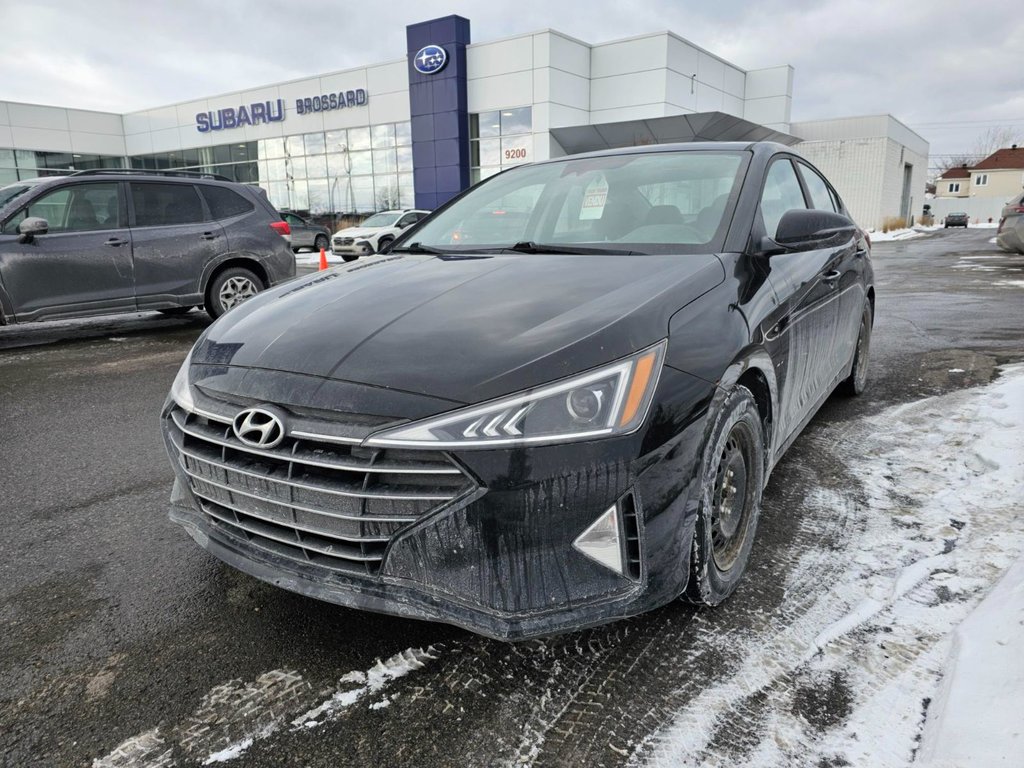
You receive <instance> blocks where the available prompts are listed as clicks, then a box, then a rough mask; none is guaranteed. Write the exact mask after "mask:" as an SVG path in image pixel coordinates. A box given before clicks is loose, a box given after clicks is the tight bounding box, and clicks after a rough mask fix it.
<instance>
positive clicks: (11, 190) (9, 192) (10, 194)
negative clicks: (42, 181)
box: [0, 184, 32, 208]
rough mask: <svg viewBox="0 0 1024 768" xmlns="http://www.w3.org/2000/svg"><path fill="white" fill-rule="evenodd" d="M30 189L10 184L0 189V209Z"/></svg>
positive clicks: (27, 186) (25, 186) (25, 185)
mask: <svg viewBox="0 0 1024 768" xmlns="http://www.w3.org/2000/svg"><path fill="white" fill-rule="evenodd" d="M31 188H32V187H31V186H30V185H28V184H11V185H10V186H9V187H4V188H3V189H0V208H3V207H4V206H5V205H7V204H8V203H9V202H11V200H13V199H14V198H16V197H17V196H18V195H20V194H22V193H24V192H27V191H28V190H30V189H31Z"/></svg>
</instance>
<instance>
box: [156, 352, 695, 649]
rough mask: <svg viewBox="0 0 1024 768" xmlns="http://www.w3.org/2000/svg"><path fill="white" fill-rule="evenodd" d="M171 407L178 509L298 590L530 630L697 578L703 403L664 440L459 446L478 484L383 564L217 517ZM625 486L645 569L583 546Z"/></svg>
mask: <svg viewBox="0 0 1024 768" xmlns="http://www.w3.org/2000/svg"><path fill="white" fill-rule="evenodd" d="M682 376H684V375H683V374H678V373H670V372H667V373H666V374H665V375H664V376H663V380H662V385H666V383H667V384H668V385H671V384H673V383H674V384H677V385H678V383H679V382H678V381H677V380H676V379H678V378H679V377H682ZM674 380H675V381H674ZM167 415H168V411H167V410H165V420H164V435H165V439H166V441H167V445H168V450H169V452H170V453H171V455H172V458H173V459H174V460H173V461H172V465H173V466H174V471H175V474H176V480H175V484H174V490H173V492H172V498H171V509H170V517H171V519H172V520H173V521H174V522H176V523H179V524H180V525H182V526H183V527H184V528H185V529H186V530H187V531H188V533H189V534H190V535H191V536H192V538H193V539H195V541H196V542H197V543H199V544H200V546H202V547H204V548H205V549H207V550H208V551H209V552H210V553H211V554H213V555H215V556H216V557H218V558H220V559H221V560H224V561H225V562H227V563H228V564H229V565H231V566H233V567H235V568H237V569H239V570H241V571H244V572H245V573H248V574H250V575H252V576H255V577H256V578H259V579H262V580H264V581H267V582H269V583H271V584H274V585H276V586H279V587H282V588H285V589H288V590H291V591H293V592H298V593H300V594H303V595H307V596H310V597H315V598H318V599H321V600H325V601H328V602H332V603H336V604H339V605H344V606H348V607H352V608H358V609H363V610H372V611H376V612H380V613H387V614H392V615H396V616H402V617H408V618H417V619H426V620H433V621H442V622H446V623H449V624H454V625H456V626H459V627H463V628H465V629H468V630H471V631H473V632H476V633H479V634H482V635H486V636H489V637H493V638H497V639H502V640H519V639H524V638H529V637H535V636H540V635H549V634H554V633H558V632H564V631H569V630H576V629H581V628H584V627H587V626H592V625H597V624H602V623H605V622H609V621H613V620H616V619H619V618H623V617H626V616H631V615H635V614H637V613H641V612H643V611H646V610H650V609H652V608H655V607H658V606H660V605H663V604H665V603H666V602H668V601H670V600H672V599H674V598H675V597H676V596H677V595H679V594H680V592H682V590H683V589H684V587H685V585H686V579H687V574H688V570H689V555H690V542H691V538H692V532H693V523H694V520H695V516H696V508H697V502H698V499H697V493H696V491H695V489H696V487H697V481H696V477H697V474H698V467H697V465H698V464H699V460H698V458H697V457H698V450H699V446H700V445H701V444H702V442H703V433H704V429H705V418H704V416H703V412H702V411H701V410H700V409H699V408H696V409H694V410H692V411H691V412H690V413H689V414H680V419H681V421H680V422H679V429H678V430H675V429H669V430H668V431H667V432H666V433H665V434H669V435H672V437H671V438H670V439H669V440H667V441H665V442H664V443H662V444H660V445H656V446H655V445H651V442H652V439H653V437H652V435H651V434H650V433H649V432H648V433H646V434H645V433H637V434H634V435H629V436H625V437H621V438H613V439H605V440H599V441H593V442H589V443H575V444H567V445H559V446H543V447H541V446H537V447H531V448H529V449H522V448H519V449H505V450H493V451H464V452H459V453H455V454H450V458H451V459H452V460H453V462H454V463H455V464H456V465H458V466H459V467H461V468H462V470H463V471H464V472H465V474H466V476H467V477H468V478H471V479H472V480H473V485H472V487H471V488H470V489H469V490H467V491H465V492H462V493H461V494H460V495H459V496H458V497H457V498H455V499H454V500H452V501H449V502H444V503H441V504H439V505H437V506H436V507H434V508H433V509H431V510H429V511H427V512H426V513H425V514H423V515H422V516H421V517H419V519H417V520H416V521H415V522H412V523H410V524H408V525H406V526H404V527H402V528H401V529H400V530H398V531H397V533H395V534H394V535H393V536H392V537H391V538H390V540H389V541H388V542H387V544H386V550H385V551H384V553H383V557H382V559H381V562H380V565H379V568H376V569H374V570H369V569H368V572H366V573H357V572H344V571H342V570H339V569H338V568H332V567H326V566H325V565H323V564H322V563H320V562H314V561H313V560H314V559H313V558H311V559H310V560H308V561H303V560H302V559H301V558H297V557H292V556H284V555H282V553H281V552H280V551H275V550H274V548H273V547H267V546H261V544H260V541H259V537H258V536H250V535H248V534H247V533H246V532H244V531H239V530H237V529H234V528H233V527H232V526H230V525H224V524H222V521H218V520H216V519H215V518H213V517H211V516H210V515H209V514H208V513H207V512H208V510H205V509H204V507H203V504H201V503H200V499H199V498H198V497H197V496H196V495H195V493H194V492H193V485H190V483H194V482H195V478H194V477H192V478H190V476H189V475H188V474H187V473H186V472H185V470H184V468H183V467H182V465H181V463H180V462H179V461H178V460H177V456H176V451H177V450H178V449H177V448H176V444H175V440H176V439H178V437H177V436H176V435H175V433H174V429H175V427H174V426H173V424H172V423H171V422H170V421H169V420H168V418H167ZM250 490H251V489H250ZM200 492H202V490H201V491H200ZM243 493H244V492H243ZM239 498H241V497H239ZM623 500H628V503H631V504H632V505H633V509H634V510H635V511H636V519H637V527H638V533H639V537H638V541H637V542H636V543H635V554H636V555H637V557H638V559H639V569H638V571H637V572H636V573H635V574H634V575H633V577H632V578H631V577H628V576H625V575H621V574H618V573H616V572H614V571H612V570H610V569H608V568H607V567H605V566H602V565H600V564H598V563H596V562H595V561H593V560H591V559H590V558H588V557H586V556H585V555H583V554H582V553H581V552H579V551H577V550H576V549H574V548H573V542H574V540H575V539H576V538H577V537H578V536H579V535H580V534H581V533H582V532H583V531H584V530H586V529H587V528H588V527H589V526H590V525H591V524H592V523H593V522H594V521H595V520H596V519H597V518H598V517H599V516H601V515H602V514H603V513H604V512H605V511H606V510H607V509H608V508H609V507H610V506H611V505H613V504H616V503H618V502H620V501H623ZM623 546H624V547H625V546H627V545H626V544H625V543H624V544H623Z"/></svg>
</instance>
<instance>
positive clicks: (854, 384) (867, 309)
mask: <svg viewBox="0 0 1024 768" xmlns="http://www.w3.org/2000/svg"><path fill="white" fill-rule="evenodd" d="M873 317H874V316H873V314H872V312H871V304H866V305H865V306H864V314H862V315H861V318H860V331H859V332H858V333H857V346H856V348H855V349H854V351H853V366H852V367H851V368H850V375H849V376H847V377H846V378H845V379H843V380H842V381H841V382H839V386H838V387H837V389H838V390H839V391H840V392H841V393H842V394H844V395H849V396H851V397H853V396H856V395H859V394H861V393H862V392H863V391H864V390H865V389H867V387H868V362H869V361H870V359H871V325H872V320H873Z"/></svg>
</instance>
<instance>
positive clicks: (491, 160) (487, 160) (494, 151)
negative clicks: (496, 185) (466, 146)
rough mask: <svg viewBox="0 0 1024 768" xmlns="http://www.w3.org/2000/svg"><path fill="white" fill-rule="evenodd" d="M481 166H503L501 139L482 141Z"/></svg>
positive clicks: (479, 142)
mask: <svg viewBox="0 0 1024 768" xmlns="http://www.w3.org/2000/svg"><path fill="white" fill-rule="evenodd" d="M476 143H477V144H478V145H479V146H480V152H479V161H480V162H479V165H481V166H484V165H501V139H481V140H480V141H478V142H476Z"/></svg>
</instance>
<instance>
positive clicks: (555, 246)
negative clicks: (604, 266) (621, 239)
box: [501, 240, 636, 256]
mask: <svg viewBox="0 0 1024 768" xmlns="http://www.w3.org/2000/svg"><path fill="white" fill-rule="evenodd" d="M501 250H503V251H517V252H519V253H569V254H574V253H575V254H582V255H590V254H601V253H607V254H615V255H620V256H631V255H634V254H635V253H636V251H628V250H626V249H624V248H601V247H600V246H593V245H590V246H582V245H580V246H577V245H562V244H561V243H535V242H534V241H533V240H521V241H519V242H518V243H516V244H515V245H510V246H507V247H505V248H502V249H501Z"/></svg>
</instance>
